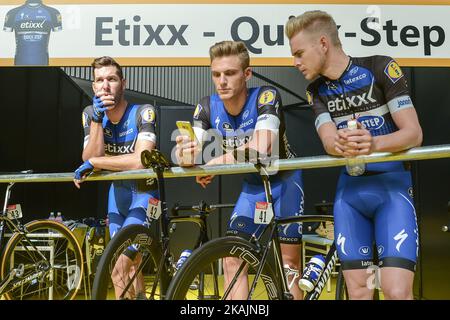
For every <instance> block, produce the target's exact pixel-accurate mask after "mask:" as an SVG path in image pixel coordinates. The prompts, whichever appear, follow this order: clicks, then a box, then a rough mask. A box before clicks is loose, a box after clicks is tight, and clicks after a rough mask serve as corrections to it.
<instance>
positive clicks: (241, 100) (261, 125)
mask: <svg viewBox="0 0 450 320" xmlns="http://www.w3.org/2000/svg"><path fill="white" fill-rule="evenodd" d="M210 57H211V75H212V80H213V82H214V85H215V87H216V90H217V94H215V95H211V96H208V97H204V98H203V99H201V100H200V102H199V104H198V105H197V108H196V110H195V112H194V115H193V122H194V132H195V135H196V137H197V140H198V142H199V143H200V145H201V144H202V143H203V142H204V141H207V140H209V139H208V138H210V137H212V136H214V137H215V138H214V141H213V142H212V143H211V145H214V146H216V149H215V150H216V153H215V154H214V156H211V158H209V159H208V156H210V154H204V156H205V157H204V158H205V159H204V160H205V162H206V165H216V164H232V163H236V162H237V161H238V160H240V161H241V162H243V161H244V159H239V157H238V156H237V153H238V152H237V150H257V151H258V152H259V153H260V154H263V155H267V154H270V156H271V157H272V158H275V159H276V158H278V157H279V158H283V159H286V158H291V157H294V156H295V154H294V153H293V152H292V151H291V150H290V147H289V143H288V141H287V138H286V134H285V133H286V132H285V131H286V130H285V122H284V116H283V112H282V110H281V108H282V105H281V97H280V94H279V93H278V91H277V90H276V89H275V88H274V87H270V86H262V87H256V88H247V81H248V80H249V79H250V77H251V75H252V72H251V68H250V66H249V64H250V58H249V54H248V50H247V48H246V47H245V45H244V43H242V42H234V41H222V42H219V43H216V44H215V45H214V46H212V47H211V48H210ZM208 147H209V146H208ZM205 150H206V148H205ZM199 151H201V150H200V149H199V148H198V146H197V144H196V142H192V141H190V139H189V137H187V136H178V137H177V149H176V155H177V160H178V163H180V165H181V166H192V165H194V162H193V160H194V159H195V158H196V155H197V154H198V152H199ZM249 152H252V151H249ZM196 179H197V182H198V183H199V184H201V185H202V187H204V188H205V187H206V186H207V185H208V184H209V183H211V180H212V179H213V177H212V176H207V177H204V176H203V177H197V178H196ZM269 179H270V182H271V186H272V193H273V211H274V213H275V215H277V216H291V215H299V214H301V213H302V211H303V187H302V178H301V171H300V170H294V171H291V172H286V171H282V172H278V173H276V174H273V175H271V176H270V178H269ZM266 201H267V199H266V196H265V192H264V185H263V183H262V179H261V177H260V176H259V175H258V174H248V175H246V176H245V179H244V183H243V186H242V191H241V194H240V196H239V199H238V201H237V203H236V206H235V208H234V210H233V214H232V216H231V218H230V221H229V224H228V230H227V235H231V236H241V237H245V238H249V237H251V236H252V235H254V236H256V237H258V236H259V235H260V234H261V233H262V231H263V230H264V229H265V226H266V224H260V223H258V221H257V219H255V211H256V210H257V208H258V205H259V204H262V203H266ZM255 220H256V221H255ZM301 228H302V226H301V224H298V223H293V224H290V225H288V226H284V227H283V228H280V229H281V230H279V237H280V241H281V242H282V245H281V251H282V256H283V263H284V265H285V268H286V272H288V271H289V270H291V271H293V272H292V274H293V275H292V276H289V277H290V278H289V283H290V284H291V293H292V295H293V296H294V298H296V299H300V298H301V297H302V292H301V291H300V290H299V288H298V286H297V285H296V281H295V280H296V277H298V276H299V261H300V256H299V255H300V249H299V246H300V242H301ZM240 265H241V260H240V259H238V258H227V259H225V260H224V286H225V288H227V287H228V284H229V283H230V282H231V279H232V278H233V275H234V274H235V273H236V271H237V270H238V268H239V266H240ZM238 281H239V282H238V285H237V286H234V287H233V290H232V292H231V293H230V295H229V298H230V299H247V295H248V279H247V277H246V275H245V274H244V272H242V273H241V275H240V277H239V280H238ZM236 288H238V289H237V290H235V289H236Z"/></svg>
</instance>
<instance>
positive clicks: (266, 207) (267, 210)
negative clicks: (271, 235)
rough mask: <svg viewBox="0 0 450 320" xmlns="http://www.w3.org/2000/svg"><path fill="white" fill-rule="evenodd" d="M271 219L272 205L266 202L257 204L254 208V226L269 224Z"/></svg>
mask: <svg viewBox="0 0 450 320" xmlns="http://www.w3.org/2000/svg"><path fill="white" fill-rule="evenodd" d="M272 218H273V209H272V204H271V203H268V202H257V203H256V207H255V216H254V218H253V221H254V222H255V224H269V223H270V221H271V220H272Z"/></svg>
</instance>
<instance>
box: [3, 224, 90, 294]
mask: <svg viewBox="0 0 450 320" xmlns="http://www.w3.org/2000/svg"><path fill="white" fill-rule="evenodd" d="M25 230H26V232H25V233H23V234H21V233H14V234H13V235H12V237H11V239H9V241H8V243H7V244H6V246H5V250H4V252H3V255H2V259H1V275H2V279H5V278H6V277H7V276H8V275H9V274H10V271H11V270H12V269H17V268H19V266H20V265H23V270H24V271H23V272H24V273H23V275H22V276H20V277H16V278H17V279H13V280H12V281H11V283H10V286H8V290H7V291H5V292H4V294H3V296H4V297H5V299H8V300H27V299H33V300H36V299H42V300H44V299H45V300H72V299H74V298H75V297H76V295H77V293H78V290H79V288H80V285H81V280H82V277H83V267H84V261H83V253H82V251H81V247H80V244H79V243H78V241H77V239H76V238H75V236H74V234H73V233H72V231H70V229H69V228H67V227H66V226H65V225H63V224H61V223H59V222H55V221H50V220H36V221H32V222H29V223H27V224H26V225H25ZM25 237H27V238H28V239H31V240H30V241H32V242H33V244H34V245H35V246H36V249H38V251H39V252H40V253H41V254H42V255H43V256H44V257H45V258H43V257H42V256H41V255H40V254H39V253H37V252H36V251H33V250H31V249H32V247H31V246H30V245H29V242H27V241H26V240H25ZM49 261H50V262H49Z"/></svg>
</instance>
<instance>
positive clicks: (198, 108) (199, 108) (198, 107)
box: [194, 104, 203, 119]
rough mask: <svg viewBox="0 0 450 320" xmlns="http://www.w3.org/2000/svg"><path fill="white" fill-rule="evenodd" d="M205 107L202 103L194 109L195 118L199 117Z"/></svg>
mask: <svg viewBox="0 0 450 320" xmlns="http://www.w3.org/2000/svg"><path fill="white" fill-rule="evenodd" d="M202 109H203V107H202V105H201V104H197V106H196V107H195V111H194V119H198V116H199V115H200V112H201V111H202Z"/></svg>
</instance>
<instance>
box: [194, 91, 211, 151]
mask: <svg viewBox="0 0 450 320" xmlns="http://www.w3.org/2000/svg"><path fill="white" fill-rule="evenodd" d="M209 117H210V97H204V98H203V99H201V100H200V102H199V103H198V104H197V106H196V107H195V111H194V115H193V123H194V126H193V129H194V133H195V136H196V137H197V140H198V141H199V142H200V143H203V141H204V140H205V135H206V130H208V129H210V128H211V122H210V120H209Z"/></svg>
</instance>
